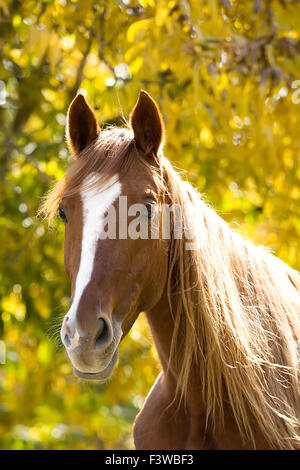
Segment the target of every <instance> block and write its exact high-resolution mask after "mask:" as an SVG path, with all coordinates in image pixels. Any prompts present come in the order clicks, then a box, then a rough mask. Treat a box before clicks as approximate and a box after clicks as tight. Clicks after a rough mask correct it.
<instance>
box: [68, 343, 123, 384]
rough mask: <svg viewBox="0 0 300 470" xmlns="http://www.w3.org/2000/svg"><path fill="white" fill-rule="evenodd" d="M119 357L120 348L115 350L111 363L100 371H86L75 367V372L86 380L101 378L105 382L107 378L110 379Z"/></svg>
mask: <svg viewBox="0 0 300 470" xmlns="http://www.w3.org/2000/svg"><path fill="white" fill-rule="evenodd" d="M117 359H118V349H117V350H116V351H115V353H114V354H113V356H112V358H111V360H110V362H109V364H108V365H107V366H106V367H105V369H103V370H101V371H99V372H84V371H82V370H78V369H76V367H74V372H75V374H76V375H77V377H79V378H80V379H85V380H100V381H102V382H104V381H105V380H108V379H109V378H110V376H111V374H112V371H113V369H114V367H115V364H116V362H117Z"/></svg>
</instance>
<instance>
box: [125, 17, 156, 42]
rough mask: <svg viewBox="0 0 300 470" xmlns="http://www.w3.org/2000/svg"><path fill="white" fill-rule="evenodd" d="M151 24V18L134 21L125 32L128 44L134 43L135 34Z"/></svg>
mask: <svg viewBox="0 0 300 470" xmlns="http://www.w3.org/2000/svg"><path fill="white" fill-rule="evenodd" d="M151 23H153V18H146V19H145V20H140V21H136V22H135V23H133V24H131V25H130V26H129V28H128V30H127V40H128V42H134V40H135V38H136V36H137V34H138V33H139V32H140V31H142V30H143V29H147V28H148V27H149V26H150V24H151Z"/></svg>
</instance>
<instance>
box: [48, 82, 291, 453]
mask: <svg viewBox="0 0 300 470" xmlns="http://www.w3.org/2000/svg"><path fill="white" fill-rule="evenodd" d="M164 138H165V128H164V122H163V118H162V115H161V113H160V110H159V108H158V105H157V104H156V103H155V101H154V100H153V98H152V97H151V96H150V95H149V94H148V93H147V92H145V91H143V90H141V91H140V94H139V97H138V101H137V103H136V105H135V107H134V108H133V110H132V112H131V114H130V121H129V123H128V124H127V126H125V125H124V127H122V128H119V127H113V126H111V127H106V128H103V129H101V128H100V127H99V125H98V123H97V119H96V116H95V112H94V111H93V109H92V108H91V107H90V105H89V104H88V103H87V101H86V99H85V97H84V96H83V95H82V94H77V96H76V97H75V98H74V99H73V101H72V103H71V104H70V106H69V109H68V113H67V123H66V139H67V143H68V146H69V149H70V151H71V153H72V154H73V156H74V157H75V158H74V160H73V162H72V164H71V166H70V167H69V169H68V171H67V172H66V174H65V175H64V177H63V178H62V179H61V180H60V181H59V182H57V183H56V185H55V186H54V187H53V189H52V190H50V192H49V193H48V194H47V195H46V196H45V199H44V202H43V204H42V207H41V211H40V212H41V213H43V214H44V216H45V217H47V218H48V219H49V221H50V222H51V220H52V219H53V218H54V216H55V215H56V214H57V213H59V216H60V217H61V219H62V220H63V222H64V224H65V252H64V262H65V269H66V272H67V274H68V275H69V277H70V279H71V286H72V287H71V307H70V309H69V311H68V313H67V314H66V315H65V317H64V320H63V324H62V329H61V338H62V341H63V343H64V346H65V348H66V351H67V353H68V356H69V358H70V361H71V363H72V365H73V367H74V372H75V374H76V375H77V376H78V377H80V378H83V379H87V380H102V381H105V380H107V379H108V378H109V377H110V376H111V374H112V371H113V369H114V366H115V364H116V361H117V357H118V346H119V344H120V341H121V340H122V339H123V338H124V337H125V336H126V334H127V333H128V332H129V330H130V329H131V327H132V325H133V324H134V322H135V321H136V319H137V317H138V315H139V314H140V313H141V312H145V315H146V317H147V321H148V323H149V325H150V329H151V333H152V336H153V340H154V344H155V346H156V349H157V351H158V356H159V360H160V363H161V373H160V374H159V376H158V377H157V380H156V381H155V383H154V385H153V387H152V389H151V391H150V393H149V394H148V396H147V398H146V400H145V403H144V406H143V407H142V409H141V411H140V412H139V413H138V415H137V417H136V419H135V423H134V429H133V434H134V442H135V447H136V448H137V449H169V450H171V449H189V450H193V449H272V448H275V449H299V448H300V420H299V418H300V412H299V411H300V407H299V404H300V401H299V397H300V394H299V345H300V342H299V340H300V316H299V313H300V275H299V273H298V272H297V271H295V270H293V269H292V268H290V267H289V266H287V265H286V264H285V263H284V262H283V261H281V260H280V259H279V258H277V257H275V256H274V255H273V254H272V253H271V252H270V250H268V249H267V248H264V247H262V246H258V245H256V244H254V243H252V242H251V241H249V240H247V239H245V238H244V237H242V236H241V235H240V234H239V233H238V231H236V230H233V229H232V228H231V227H230V226H229V225H228V224H227V223H226V222H225V221H224V220H223V219H222V218H221V217H220V216H219V215H218V214H217V213H216V212H215V211H214V210H213V209H212V208H211V207H210V206H209V205H208V204H207V203H206V202H205V201H204V200H203V197H202V196H201V195H200V194H199V193H198V192H197V190H196V189H195V188H194V187H193V186H192V185H191V184H189V183H188V182H187V181H184V180H183V178H182V177H181V175H180V174H179V172H178V171H177V170H176V169H175V168H174V167H173V166H172V164H171V163H170V161H169V160H168V159H167V158H166V157H165V156H164V154H163V143H164ZM122 198H123V199H124V198H126V200H127V202H128V206H129V210H128V214H127V215H128V217H127V218H124V217H123V218H122V215H124V209H123V207H124V204H123V202H124V201H123V199H122ZM135 205H138V206H142V207H144V208H145V211H144V212H143V213H142V211H141V214H140V215H139V217H138V218H137V219H138V221H139V224H140V225H141V226H142V227H143V230H144V231H143V234H144V235H145V233H146V235H147V234H148V236H132V237H130V236H128V232H129V228H130V227H129V226H130V224H132V223H133V222H134V221H135V222H136V219H135V218H134V215H135V213H134V211H131V212H130V207H132V206H135ZM171 205H174V206H176V207H179V209H180V215H179V217H177V219H176V217H175V215H174V212H172V211H170V218H169V225H170V231H169V236H163V235H162V211H161V207H162V206H165V207H168V206H171ZM112 209H113V211H112ZM113 212H115V213H119V218H118V217H115V218H113V220H114V222H115V225H116V229H117V230H115V231H112V233H111V236H107V235H105V233H106V230H105V229H106V227H107V223H108V222H107V221H108V216H109V213H113ZM154 219H155V220H156V227H158V230H156V235H155V236H151V235H152V231H153V227H152V228H151V223H152V221H153V220H154ZM176 220H177V222H176ZM182 220H184V223H183V224H181V225H180V223H178V221H179V222H180V221H182ZM153 226H155V224H153ZM178 227H179V228H178ZM145 228H146V230H145ZM121 229H122V230H121ZM127 229H128V231H127V232H126V230H127ZM150 232H151V233H150ZM116 233H117V235H116ZM120 233H121V235H120ZM124 234H125V235H124ZM126 234H127V236H126Z"/></svg>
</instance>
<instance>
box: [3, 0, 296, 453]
mask: <svg viewBox="0 0 300 470" xmlns="http://www.w3.org/2000/svg"><path fill="white" fill-rule="evenodd" d="M299 28H300V5H299V2H296V1H292V0H291V1H288V0H281V1H277V0H255V1H253V0H251V1H250V0H243V2H238V1H237V0H222V1H217V0H190V1H187V0H182V1H180V0H160V1H155V0H139V1H137V0H106V1H103V0H100V1H96V0H71V1H68V0H44V1H41V0H38V1H33V0H23V1H20V0H0V179H1V182H0V184H1V192H0V237H1V238H0V253H1V256H0V302H1V303H0V308H1V310H0V339H2V340H4V341H5V344H6V348H7V362H6V364H5V365H0V448H3V449H7V448H9V449H23V448H25V449H31V448H36V449H54V448H60V449H87V448H98V449H112V448H122V449H123V448H132V446H133V442H132V437H131V436H132V429H131V428H132V422H133V419H134V417H135V415H136V413H137V411H138V409H139V408H140V406H141V405H142V403H143V400H144V397H145V396H146V395H147V393H148V391H149V389H150V387H151V385H152V383H153V382H154V379H155V377H156V375H157V373H158V370H159V366H158V363H157V359H156V356H155V351H154V350H153V347H152V346H151V340H150V337H149V333H148V330H147V326H146V323H145V320H144V319H143V318H142V317H141V319H140V320H139V322H138V324H137V325H136V326H135V327H134V328H133V330H132V331H131V333H130V335H129V336H128V338H127V339H126V340H125V341H124V343H123V344H122V347H121V353H120V362H119V367H118V368H117V369H116V371H115V373H114V375H113V378H112V380H111V381H110V382H109V383H108V384H107V385H101V384H87V383H83V382H80V381H79V380H78V379H77V378H75V377H74V375H73V374H72V368H71V365H70V364H69V362H68V360H67V357H66V354H65V352H64V350H63V348H62V347H61V346H60V345H59V340H57V339H56V338H57V336H58V335H57V332H58V330H59V322H60V318H61V315H62V314H63V313H64V312H65V311H66V310H67V308H68V301H69V300H68V295H69V285H68V282H67V279H66V275H65V273H64V268H63V227H62V224H61V223H59V222H57V224H56V227H55V229H54V230H52V231H51V232H49V230H48V229H47V227H46V225H45V224H44V223H43V222H42V221H41V220H37V218H36V211H37V208H38V204H39V200H40V198H41V196H42V195H43V194H44V193H45V191H46V190H47V189H49V187H50V185H51V183H52V182H53V180H56V179H58V178H60V177H61V176H62V174H63V173H64V171H65V169H66V168H67V166H68V164H69V161H70V156H69V153H68V151H67V148H66V145H65V141H64V124H65V116H66V110H67V106H68V104H69V103H70V101H71V99H72V98H73V97H74V95H75V94H76V92H77V90H78V89H79V88H83V89H85V90H86V91H87V92H88V96H89V101H90V103H91V104H92V105H93V106H94V107H95V108H96V110H97V115H98V118H99V122H100V123H102V124H104V123H115V124H119V123H120V122H121V116H122V112H123V113H124V115H125V116H126V117H127V116H128V114H129V112H130V109H131V108H132V106H133V105H134V103H135V101H136V99H137V96H138V91H139V89H140V88H144V89H146V90H148V91H149V92H150V93H151V94H152V95H153V97H154V98H155V99H156V100H157V101H158V102H159V104H160V106H161V109H162V111H163V114H164V117H165V122H166V128H167V142H166V147H165V153H166V155H167V156H168V157H169V158H170V159H172V160H173V161H174V162H175V163H176V164H177V165H178V166H179V167H180V168H182V169H185V170H186V173H187V178H188V179H189V180H190V181H192V182H193V183H194V184H195V185H196V186H197V187H198V188H199V189H200V191H202V192H203V193H204V195H205V197H206V199H207V200H208V201H211V202H212V203H213V205H214V207H215V208H216V209H217V210H218V211H219V213H220V214H221V215H222V216H223V217H224V218H225V219H226V220H228V221H231V222H232V223H233V226H237V224H238V228H239V230H241V231H242V232H243V233H244V234H245V235H247V236H251V237H252V238H253V239H254V240H255V241H256V242H259V243H263V244H265V245H268V246H270V247H271V248H272V249H274V251H275V252H276V254H277V255H278V256H280V257H281V258H282V259H283V260H284V261H286V262H288V263H289V264H290V265H292V266H293V267H295V268H298V269H299V268H300V250H299V249H298V239H299V232H300V217H299V216H300V204H299V201H300V187H299V180H300V165H299V156H300V133H299V122H300V104H294V103H293V101H292V96H293V93H294V92H295V90H294V89H293V88H292V83H293V81H294V80H297V79H300V41H299V34H300V29H299Z"/></svg>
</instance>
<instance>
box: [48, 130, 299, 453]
mask: <svg viewBox="0 0 300 470" xmlns="http://www.w3.org/2000/svg"><path fill="white" fill-rule="evenodd" d="M103 153H105V154H108V158H106V159H103ZM137 155H138V152H137V150H136V148H135V145H134V141H133V134H132V132H131V131H129V130H127V129H123V130H120V129H108V130H105V131H102V132H101V134H100V136H99V138H98V139H97V141H96V143H94V144H93V145H92V146H89V147H88V148H87V149H86V150H84V151H83V152H82V156H81V157H80V158H79V159H77V160H76V161H75V163H73V165H72V166H71V168H70V169H69V171H68V172H67V174H66V177H65V178H63V180H61V182H59V183H58V184H57V185H56V186H55V187H54V189H53V190H52V191H51V192H50V193H49V194H48V196H47V197H46V199H45V201H44V203H43V205H42V207H41V210H40V213H42V214H45V215H47V216H48V217H49V218H50V219H51V218H53V215H54V214H55V212H56V211H57V208H58V206H59V202H60V200H61V198H62V197H64V196H68V195H72V194H74V193H75V192H76V191H78V189H79V188H80V185H81V183H82V181H83V178H84V177H85V175H86V174H87V173H89V172H90V171H95V170H99V168H100V167H101V171H102V174H103V170H104V171H105V170H106V173H107V174H108V175H109V174H112V173H116V172H119V174H120V168H123V170H122V171H124V173H125V172H126V171H127V170H128V168H129V166H130V165H131V164H132V162H133V161H134V159H135V158H137ZM102 166H104V168H102ZM122 171H121V173H122ZM153 174H154V177H155V178H156V180H159V179H161V184H160V185H159V187H160V190H161V191H166V186H167V188H168V190H167V191H168V194H167V196H168V199H169V200H170V201H171V203H172V204H180V206H181V207H182V213H183V216H184V219H185V222H186V223H188V231H189V234H190V236H192V239H193V244H194V245H193V246H194V249H193V250H187V249H186V241H187V240H186V238H185V237H183V238H182V239H176V238H175V237H172V239H171V241H170V248H169V250H170V252H169V260H170V266H169V276H168V286H167V288H168V295H169V303H170V308H171V311H172V314H173V317H174V332H173V338H172V345H171V357H170V365H173V367H175V368H176V370H177V371H178V382H177V383H178V385H177V391H176V392H177V396H178V397H179V398H180V399H183V400H186V398H187V396H188V392H189V387H190V385H191V383H192V382H193V380H194V378H193V377H196V378H197V383H200V384H201V390H200V392H199V393H201V400H202V402H203V403H204V404H205V413H206V421H207V423H210V424H211V423H212V424H216V423H217V422H219V421H220V419H221V420H222V418H223V417H224V400H225V397H226V402H227V403H229V405H230V408H231V410H232V413H233V416H234V418H235V421H236V423H237V425H238V427H239V430H240V433H241V434H242V435H243V436H245V437H247V438H248V439H252V441H253V442H254V432H255V426H256V427H257V426H258V427H259V429H260V431H261V432H262V434H263V435H264V437H265V439H266V440H267V441H268V442H269V443H270V444H271V445H272V446H273V447H275V448H280V449H295V448H300V421H299V417H300V410H299V408H300V400H299V397H300V395H299V392H300V390H299V346H300V275H299V274H298V273H297V272H296V271H294V270H293V269H291V268H290V267H288V266H287V265H286V264H285V263H283V262H282V261H281V260H279V259H278V258H276V257H275V256H273V255H272V254H270V253H268V252H267V250H266V249H264V248H262V247H258V246H255V245H254V244H253V243H251V242H249V241H247V240H244V239H243V238H242V237H241V236H240V235H239V234H238V233H237V232H235V231H233V230H232V229H231V228H230V227H229V226H228V225H227V224H226V223H225V222H224V221H223V220H222V219H221V218H220V217H219V216H218V215H217V214H216V212H214V211H213V210H212V209H211V208H210V207H208V206H207V204H205V203H204V202H203V200H202V199H201V197H200V195H199V194H198V193H197V191H196V190H195V189H193V188H192V187H191V186H190V185H189V184H188V183H185V182H183V181H182V179H181V178H180V176H179V174H178V173H177V172H176V171H175V170H174V169H173V168H172V166H171V165H170V163H169V162H168V161H167V160H166V159H165V158H164V157H162V160H161V168H160V171H159V172H157V169H156V171H154V173H153ZM162 182H163V183H164V184H162Z"/></svg>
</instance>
